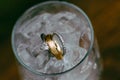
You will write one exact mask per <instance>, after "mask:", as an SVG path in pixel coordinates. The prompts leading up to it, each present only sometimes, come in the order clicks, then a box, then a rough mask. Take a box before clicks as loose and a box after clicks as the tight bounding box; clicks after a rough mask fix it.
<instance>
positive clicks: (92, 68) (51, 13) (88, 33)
mask: <svg viewBox="0 0 120 80" xmlns="http://www.w3.org/2000/svg"><path fill="white" fill-rule="evenodd" d="M12 48H13V51H14V54H15V57H16V59H17V60H18V62H19V72H20V75H21V79H22V80H99V78H100V73H101V70H102V67H101V62H100V54H99V48H98V44H97V40H96V39H95V38H94V31H93V27H92V24H91V22H90V20H89V18H88V16H87V15H86V14H85V12H84V11H83V10H82V9H81V8H80V7H77V6H75V5H74V4H72V3H68V2H64V1H47V2H43V3H40V4H37V5H35V6H33V7H31V8H30V9H28V10H27V11H26V12H25V13H24V14H23V15H22V16H21V17H20V18H19V19H18V20H17V22H16V24H15V26H14V28H13V32H12Z"/></svg>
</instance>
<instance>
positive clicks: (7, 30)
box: [0, 0, 120, 80]
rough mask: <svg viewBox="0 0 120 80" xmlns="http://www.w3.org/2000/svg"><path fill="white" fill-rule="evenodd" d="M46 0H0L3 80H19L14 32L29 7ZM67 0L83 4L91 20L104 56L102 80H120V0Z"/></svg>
mask: <svg viewBox="0 0 120 80" xmlns="http://www.w3.org/2000/svg"><path fill="white" fill-rule="evenodd" d="M42 1H44V0H42ZM42 1H40V0H0V80H19V76H18V70H17V65H16V62H15V61H16V60H15V57H14V54H13V52H12V48H11V31H12V28H13V25H14V24H15V21H16V20H17V19H18V17H20V15H21V14H22V13H23V12H24V11H25V10H26V9H28V8H29V7H31V6H33V5H35V4H37V3H40V2H42ZM66 1H69V2H72V3H74V4H76V5H77V6H79V7H81V8H82V9H83V10H84V11H85V12H86V14H87V15H88V16H89V18H90V19H91V22H92V24H93V27H94V30H95V34H96V36H97V38H98V43H99V47H100V51H101V57H102V59H103V67H104V70H103V73H102V77H101V78H102V79H101V80H120V0H66Z"/></svg>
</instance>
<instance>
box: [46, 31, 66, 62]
mask: <svg viewBox="0 0 120 80" xmlns="http://www.w3.org/2000/svg"><path fill="white" fill-rule="evenodd" d="M55 37H56V38H58V40H59V41H58V40H56V39H54V38H55ZM45 42H46V43H47V45H48V47H49V51H50V53H52V54H53V55H54V56H55V57H56V58H57V59H58V60H61V59H62V58H63V55H64V53H65V47H64V41H63V39H62V37H61V35H59V34H57V33H53V34H52V35H51V34H48V35H46V36H45ZM60 45H61V46H60Z"/></svg>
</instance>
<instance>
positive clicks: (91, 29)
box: [11, 1, 94, 76]
mask: <svg viewBox="0 0 120 80" xmlns="http://www.w3.org/2000/svg"><path fill="white" fill-rule="evenodd" d="M50 3H58V4H63V5H67V6H70V7H72V8H75V9H76V10H78V11H79V12H80V13H81V14H82V15H83V16H84V17H85V18H86V20H87V21H88V24H89V28H90V31H91V42H90V46H89V49H88V50H87V53H86V54H85V56H84V57H83V58H82V59H81V61H80V62H79V63H78V64H76V65H75V66H73V67H72V68H70V69H68V70H65V71H63V72H59V73H43V72H38V71H36V70H34V69H33V68H31V67H29V66H28V65H26V64H25V63H24V62H23V61H22V60H21V59H20V57H19V56H18V54H17V53H18V52H17V50H16V48H15V43H14V33H15V27H16V24H18V22H19V21H20V18H21V17H22V16H23V15H24V14H25V13H27V12H29V11H31V10H32V9H34V8H37V7H38V6H43V5H45V4H50ZM25 13H24V14H23V15H22V16H21V17H20V18H19V19H18V20H17V22H16V24H15V25H14V28H13V30H12V38H11V43H12V49H13V52H14V54H15V57H16V59H17V60H18V62H19V63H20V64H21V65H22V66H23V67H24V68H26V69H27V70H29V71H31V72H33V73H34V74H37V75H40V76H54V75H60V74H63V73H67V72H69V71H71V70H73V69H74V68H76V67H77V66H78V65H80V64H81V63H82V62H83V61H84V60H85V58H86V57H87V56H88V54H89V53H90V52H91V50H92V47H93V42H94V30H93V27H92V24H91V21H90V19H89V18H88V16H87V15H86V13H85V12H84V11H83V10H82V9H81V8H80V7H78V6H76V5H74V4H72V3H69V2H65V1H46V2H42V3H39V4H37V5H35V6H33V7H31V8H29V9H28V10H27V11H25Z"/></svg>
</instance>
